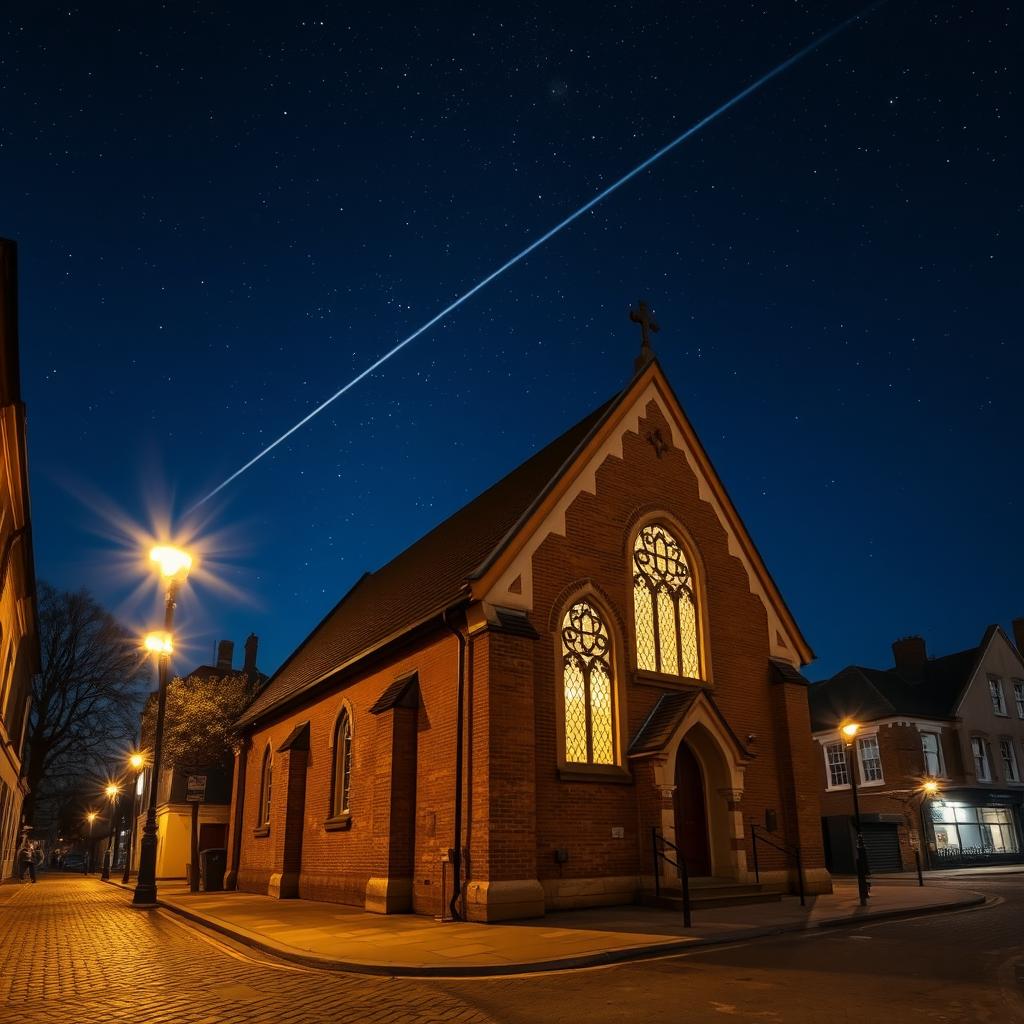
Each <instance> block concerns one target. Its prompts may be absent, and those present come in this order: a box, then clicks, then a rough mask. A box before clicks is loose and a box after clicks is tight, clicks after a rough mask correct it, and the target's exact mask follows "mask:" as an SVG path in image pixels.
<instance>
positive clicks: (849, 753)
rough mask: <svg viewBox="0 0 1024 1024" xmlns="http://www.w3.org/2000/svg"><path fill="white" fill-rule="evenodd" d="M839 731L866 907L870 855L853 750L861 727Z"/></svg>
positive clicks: (862, 902) (850, 726)
mask: <svg viewBox="0 0 1024 1024" xmlns="http://www.w3.org/2000/svg"><path fill="white" fill-rule="evenodd" d="M839 731H840V732H841V733H842V734H843V739H844V740H845V742H846V765H847V771H848V772H849V773H850V792H851V793H852V794H853V825H854V828H855V829H856V830H857V851H856V859H857V894H858V896H859V897H860V905H861V906H862V907H866V906H867V905H868V891H869V889H870V886H869V885H868V855H867V851H866V850H865V849H864V833H863V832H862V831H861V827H860V803H859V801H858V799H857V766H856V763H855V762H856V757H855V756H854V754H855V751H854V749H853V745H854V743H856V742H857V733H858V732H860V726H859V725H858V724H857V723H856V722H847V723H846V724H844V725H842V726H840V729H839Z"/></svg>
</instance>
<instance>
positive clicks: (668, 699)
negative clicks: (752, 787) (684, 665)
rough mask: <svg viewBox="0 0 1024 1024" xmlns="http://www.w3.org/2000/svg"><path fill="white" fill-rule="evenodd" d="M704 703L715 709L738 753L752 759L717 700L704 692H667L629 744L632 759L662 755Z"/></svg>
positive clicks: (700, 690) (715, 715) (712, 709)
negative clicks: (677, 733) (692, 711)
mask: <svg viewBox="0 0 1024 1024" xmlns="http://www.w3.org/2000/svg"><path fill="white" fill-rule="evenodd" d="M702 702H703V703H706V704H707V705H708V707H709V708H710V709H711V714H712V715H713V716H714V717H715V718H716V719H717V720H718V723H719V725H720V726H721V728H722V729H723V731H724V732H725V733H726V734H727V735H728V736H729V738H730V739H731V740H732V742H733V744H735V747H736V751H737V753H738V754H739V755H740V756H741V757H745V758H749V757H750V751H749V750H747V748H746V747H745V746H744V745H743V744H742V743H741V742H740V740H739V737H738V736H737V735H736V733H735V732H733V729H732V726H730V725H729V723H728V721H726V719H725V716H724V715H723V714H722V712H721V711H720V710H719V708H718V705H717V704H716V703H715V699H714V697H712V696H711V694H710V693H709V692H708V691H707V690H702V689H693V690H681V691H678V692H672V693H663V694H662V695H661V696H660V697H659V698H658V703H657V704H655V705H654V707H653V709H652V710H651V713H650V714H649V715H648V716H647V719H646V720H645V721H644V724H643V725H641V726H640V728H639V730H637V734H636V735H635V736H634V737H633V740H632V742H631V743H630V744H629V750H628V754H629V756H630V757H643V756H644V755H647V754H657V753H660V752H661V751H662V750H664V749H665V746H666V745H667V744H668V742H669V740H671V739H672V737H673V736H674V735H675V732H676V730H677V729H678V728H679V725H680V723H681V722H682V721H683V720H684V719H685V718H686V717H687V716H688V715H689V714H690V711H691V710H692V709H693V707H694V705H697V704H700V703H702Z"/></svg>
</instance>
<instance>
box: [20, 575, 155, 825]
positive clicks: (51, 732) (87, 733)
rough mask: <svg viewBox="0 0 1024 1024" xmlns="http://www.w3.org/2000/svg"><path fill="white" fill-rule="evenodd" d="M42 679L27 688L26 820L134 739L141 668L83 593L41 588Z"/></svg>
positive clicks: (137, 654) (119, 632)
mask: <svg viewBox="0 0 1024 1024" xmlns="http://www.w3.org/2000/svg"><path fill="white" fill-rule="evenodd" d="M38 600H39V636H40V644H41V647H42V656H43V657H42V661H43V665H42V669H43V670H42V672H41V674H40V675H39V676H38V677H37V678H36V680H35V682H34V683H33V686H32V710H31V713H30V716H29V736H28V770H27V773H26V774H27V781H28V785H29V795H28V797H27V798H26V801H25V816H26V818H27V819H28V820H29V821H31V822H33V823H37V822H36V819H37V818H39V817H40V816H41V807H42V806H45V805H46V804H47V802H57V803H59V802H60V800H61V796H62V794H65V793H67V792H69V791H72V790H74V789H75V788H76V784H77V783H78V781H79V780H81V779H82V778H84V777H88V776H90V775H96V774H99V773H100V772H101V771H102V765H103V762H104V761H105V760H106V759H108V758H109V756H110V752H111V750H112V749H116V747H117V745H118V744H120V743H124V744H127V743H128V742H129V741H130V739H131V737H132V736H133V735H134V733H135V730H136V726H137V723H138V716H139V708H140V706H141V703H142V698H143V689H144V682H145V680H146V678H147V675H148V669H147V664H146V660H145V658H144V656H143V655H142V652H141V651H140V649H139V644H138V641H137V640H136V639H135V638H134V637H133V636H132V635H131V634H130V633H129V632H128V631H127V630H126V629H124V628H123V627H122V626H121V625H120V624H119V623H118V622H117V620H116V619H115V618H114V617H113V616H112V615H111V614H110V613H109V612H108V611H107V610H106V609H105V608H103V607H102V606H101V605H100V604H99V603H98V602H97V601H96V599H95V598H94V597H93V596H92V595H91V594H90V593H89V592H88V591H86V590H79V591H77V592H75V593H70V592H68V591H63V590H57V589H56V588H55V587H53V586H51V585H50V584H48V583H40V585H39V591H38Z"/></svg>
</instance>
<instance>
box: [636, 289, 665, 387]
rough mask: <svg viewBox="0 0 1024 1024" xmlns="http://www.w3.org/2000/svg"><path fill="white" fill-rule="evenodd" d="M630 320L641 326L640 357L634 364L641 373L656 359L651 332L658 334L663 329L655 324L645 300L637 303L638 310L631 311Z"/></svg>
mask: <svg viewBox="0 0 1024 1024" xmlns="http://www.w3.org/2000/svg"><path fill="white" fill-rule="evenodd" d="M629 319H630V320H631V321H632V322H633V323H635V324H639V325H640V355H638V356H637V357H636V360H635V361H634V363H633V367H634V369H635V370H636V371H637V372H639V371H640V370H642V369H643V368H644V367H645V366H646V365H647V364H648V363H649V362H650V361H651V360H652V359H653V358H654V353H653V352H651V335H650V332H651V331H653V332H654V333H655V334H657V333H658V331H660V330H661V327H660V326H659V325H658V324H657V323H656V322H655V319H654V316H653V315H652V313H651V311H650V309H649V308H648V306H647V303H646V302H644V300H643V299H641V300H640V301H639V302H638V303H637V305H636V309H631V310H630V311H629Z"/></svg>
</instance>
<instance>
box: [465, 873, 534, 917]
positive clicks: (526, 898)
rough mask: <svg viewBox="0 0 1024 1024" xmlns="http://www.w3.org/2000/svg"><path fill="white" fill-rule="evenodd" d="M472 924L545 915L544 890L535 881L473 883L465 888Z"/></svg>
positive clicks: (467, 914)
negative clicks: (473, 922) (474, 922)
mask: <svg viewBox="0 0 1024 1024" xmlns="http://www.w3.org/2000/svg"><path fill="white" fill-rule="evenodd" d="M465 903H466V918H467V920H469V921H485V922H490V921H515V920H519V919H522V918H526V917H543V916H544V889H543V888H542V886H541V884H540V882H538V881H537V879H536V878H520V879H515V880H513V881H508V882H470V883H469V884H468V885H467V886H466V901H465Z"/></svg>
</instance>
